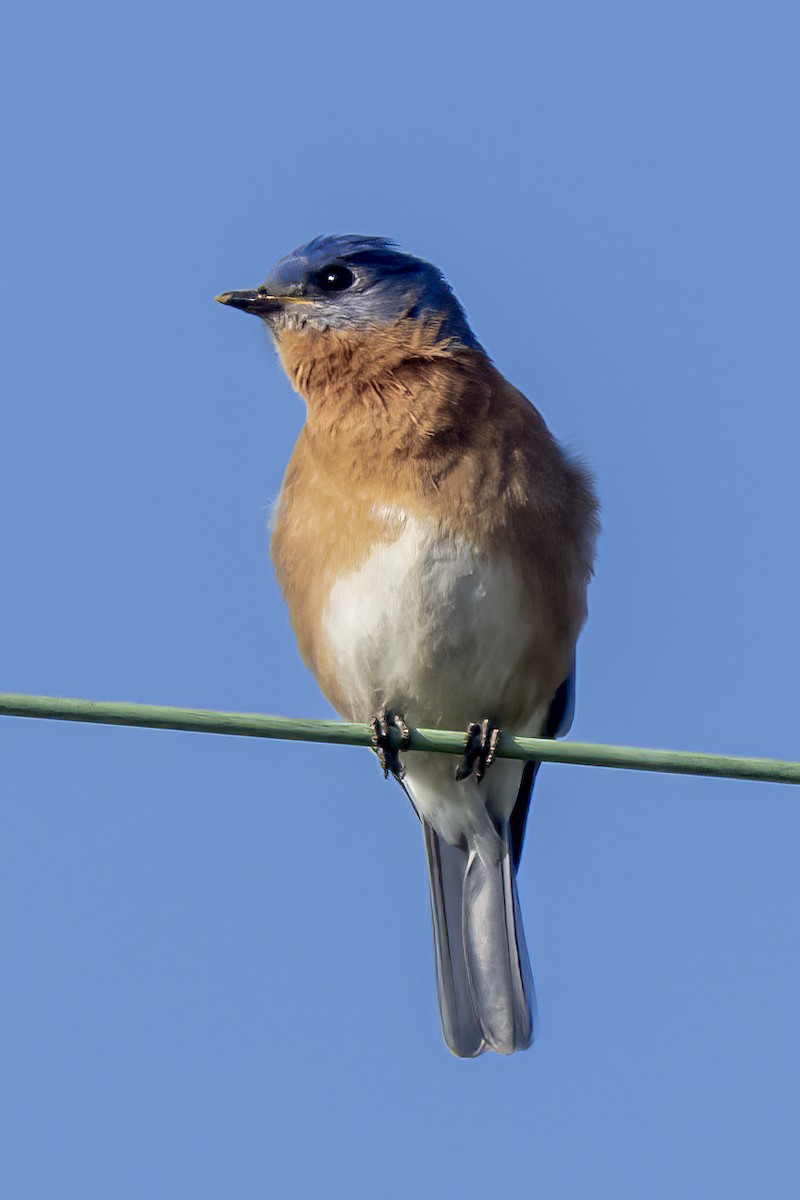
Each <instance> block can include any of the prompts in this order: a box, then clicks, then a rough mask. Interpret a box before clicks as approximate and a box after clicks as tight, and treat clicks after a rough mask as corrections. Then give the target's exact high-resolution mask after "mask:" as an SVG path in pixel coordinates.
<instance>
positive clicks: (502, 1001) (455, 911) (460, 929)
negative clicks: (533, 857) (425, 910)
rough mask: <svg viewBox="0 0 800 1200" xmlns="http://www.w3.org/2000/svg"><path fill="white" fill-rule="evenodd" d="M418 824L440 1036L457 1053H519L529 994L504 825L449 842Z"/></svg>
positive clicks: (525, 1036) (529, 1020) (528, 1033)
mask: <svg viewBox="0 0 800 1200" xmlns="http://www.w3.org/2000/svg"><path fill="white" fill-rule="evenodd" d="M423 828H424V830H425V847H426V850H427V853H428V873H429V878H430V887H431V911H432V915H433V937H434V942H435V949H436V980H437V985H438V990H439V1009H440V1011H441V1016H442V1031H443V1033H444V1037H445V1041H446V1042H447V1045H448V1046H449V1047H450V1049H451V1050H452V1052H453V1053H454V1054H457V1055H458V1056H459V1057H460V1058H473V1057H474V1056H475V1055H476V1054H480V1053H481V1052H482V1051H483V1050H486V1049H491V1050H498V1051H499V1052H500V1053H501V1054H511V1053H513V1051H514V1050H525V1049H527V1047H528V1046H529V1045H530V1044H531V1041H532V1040H533V1013H534V1009H535V998H534V991H533V978H532V975H531V968H530V963H529V961H528V951H527V948H526V946H525V934H524V932H523V929H522V917H521V916H520V909H519V901H518V900H517V882H516V872H515V869H514V864H513V860H512V855H511V849H510V846H509V836H508V829H507V828H506V830H505V832H504V833H503V834H501V835H499V836H498V837H497V839H496V841H495V839H494V838H492V839H487V842H488V844H487V845H484V844H483V842H478V841H475V842H473V843H472V844H470V842H469V841H467V842H465V843H464V844H463V845H457V846H454V845H451V844H450V843H448V842H446V841H445V840H444V838H441V837H440V836H439V835H438V834H437V833H436V831H435V830H434V829H432V828H431V826H430V825H429V824H428V823H427V822H426V821H424V820H423Z"/></svg>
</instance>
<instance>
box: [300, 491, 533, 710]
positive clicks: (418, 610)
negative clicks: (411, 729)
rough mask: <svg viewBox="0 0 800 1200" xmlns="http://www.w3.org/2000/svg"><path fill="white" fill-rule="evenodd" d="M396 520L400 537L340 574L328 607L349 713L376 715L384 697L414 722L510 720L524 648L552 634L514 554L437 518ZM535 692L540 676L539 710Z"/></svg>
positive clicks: (333, 649)
mask: <svg viewBox="0 0 800 1200" xmlns="http://www.w3.org/2000/svg"><path fill="white" fill-rule="evenodd" d="M389 518H390V520H391V521H392V524H391V525H390V528H391V529H392V530H393V531H394V530H396V532H397V537H396V539H395V540H394V541H389V542H385V543H382V544H380V545H378V546H376V548H375V550H374V551H373V552H372V554H371V555H370V556H369V558H368V559H367V560H366V561H365V562H364V563H363V564H362V566H361V567H360V568H359V569H358V570H357V571H355V572H353V573H352V574H350V575H347V576H344V577H342V578H341V579H339V580H338V581H337V582H336V583H335V585H334V586H333V588H332V589H331V592H330V595H329V597H328V601H327V605H326V608H325V613H324V632H325V636H326V638H327V640H328V643H329V647H330V650H331V652H332V656H333V657H334V659H335V661H336V662H337V664H338V667H339V670H340V672H341V682H342V684H343V690H344V692H345V694H346V696H347V697H348V699H349V706H350V713H349V714H348V715H349V716H350V717H351V719H353V720H362V721H363V720H369V718H370V716H371V715H372V714H373V713H374V712H376V711H377V709H378V708H380V707H381V706H383V705H386V706H387V707H391V708H394V709H396V710H397V711H399V712H401V713H403V714H404V715H405V716H406V718H407V720H408V721H409V722H410V723H412V724H414V725H423V726H424V725H430V726H437V725H438V726H442V727H444V728H460V727H462V726H464V725H465V724H466V723H467V722H469V721H471V720H480V719H481V718H482V717H485V716H491V717H494V718H495V719H498V718H499V719H502V709H503V697H504V696H505V695H506V694H507V692H508V689H509V687H511V689H512V690H513V691H514V692H515V693H516V692H518V690H519V686H520V680H519V670H520V668H519V664H520V660H521V658H522V656H523V653H524V651H525V650H526V649H529V648H530V646H531V642H532V640H535V639H536V637H537V636H544V635H545V632H546V631H544V630H541V628H539V625H540V623H539V622H538V621H537V613H536V612H535V611H533V609H534V607H535V606H534V605H533V604H532V601H531V599H530V597H527V596H526V595H525V594H524V593H523V589H522V587H521V585H520V583H519V581H518V579H517V577H516V575H515V572H514V570H513V568H512V564H511V562H510V560H506V559H503V558H500V557H498V558H495V559H493V558H485V557H483V556H481V555H479V554H478V553H477V552H476V551H475V550H474V549H473V548H472V547H470V546H469V545H468V544H467V543H466V542H464V541H463V540H461V539H459V538H456V537H454V536H452V535H451V534H449V533H447V532H446V531H445V530H443V529H442V526H441V524H440V523H438V522H436V521H433V520H418V519H416V518H412V517H407V516H405V514H389ZM537 692H538V689H537V687H536V682H535V681H534V680H532V681H531V696H532V709H533V708H535V706H536V698H537ZM530 715H531V717H533V715H534V713H533V711H531V713H530Z"/></svg>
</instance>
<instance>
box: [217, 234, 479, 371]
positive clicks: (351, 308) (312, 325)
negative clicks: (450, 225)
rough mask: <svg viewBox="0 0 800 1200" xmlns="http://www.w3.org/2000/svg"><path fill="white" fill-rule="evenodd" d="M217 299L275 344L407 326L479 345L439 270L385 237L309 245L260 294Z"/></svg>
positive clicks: (352, 237)
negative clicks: (291, 336) (306, 334)
mask: <svg viewBox="0 0 800 1200" xmlns="http://www.w3.org/2000/svg"><path fill="white" fill-rule="evenodd" d="M217 300H218V301H219V302H220V303H221V304H227V305H230V306H231V307H232V308H240V309H242V310H243V311H244V312H249V313H253V314H254V315H255V316H258V317H261V318H262V319H263V320H264V321H265V322H266V324H267V325H268V327H269V329H270V331H271V332H272V334H273V335H274V336H275V337H276V338H277V339H280V336H281V334H282V333H283V332H284V331H286V330H289V329H291V330H304V329H307V330H310V331H315V332H325V331H327V330H338V331H347V332H352V333H357V332H359V331H364V332H369V331H373V330H377V329H385V328H386V327H388V326H394V325H396V324H397V323H398V322H401V321H405V320H409V321H413V322H418V321H423V322H426V323H431V324H434V325H435V326H436V327H437V332H438V336H439V337H441V338H444V339H448V340H451V341H453V342H456V343H459V344H461V345H463V346H466V347H470V348H474V347H477V345H478V343H477V342H476V340H475V337H474V335H473V333H472V331H471V330H470V327H469V325H468V324H467V319H466V316H465V315H464V310H463V309H462V307H461V305H460V304H459V302H458V300H457V299H456V297H455V296H454V295H453V292H452V290H451V289H450V286H449V285H448V283H447V282H446V280H445V279H444V276H443V275H442V273H441V271H439V270H437V268H436V267H434V266H432V265H431V263H429V262H425V261H424V260H423V259H421V258H414V257H413V255H411V254H404V253H403V251H401V250H399V249H398V248H397V247H396V246H395V244H394V243H393V242H390V241H387V239H386V238H378V237H361V236H358V235H357V234H344V235H340V236H327V237H318V238H314V240H313V241H311V242H308V243H306V245H304V246H300V247H298V249H297V250H294V251H293V252H292V253H291V254H287V256H286V257H285V258H282V259H281V260H280V262H279V263H278V264H277V265H276V266H275V268H274V269H273V271H272V273H271V274H270V275H269V277H268V278H267V279H266V281H265V282H264V283H263V284H262V285H261V286H260V287H258V288H255V289H254V290H252V291H244V292H225V293H223V294H222V295H221V296H217Z"/></svg>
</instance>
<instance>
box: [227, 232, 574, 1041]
mask: <svg viewBox="0 0 800 1200" xmlns="http://www.w3.org/2000/svg"><path fill="white" fill-rule="evenodd" d="M513 287H514V284H513V281H508V282H505V283H504V284H503V287H502V292H503V302H504V303H506V302H507V298H508V294H509V291H511V290H513ZM217 299H218V300H219V301H220V302H221V303H223V304H227V305H231V306H232V307H234V308H239V309H243V310H244V311H245V312H249V313H254V314H255V315H256V316H259V317H261V318H262V319H263V320H264V322H265V323H266V325H267V327H268V329H269V331H270V333H271V334H272V337H273V339H274V341H275V345H276V347H277V351H278V354H279V356H280V359H281V362H282V364H283V367H284V369H285V371H286V373H287V375H288V376H289V379H290V380H291V382H292V384H293V386H294V387H295V389H296V390H297V391H298V392H299V393H300V395H301V396H302V397H303V398H304V400H305V402H306V407H307V417H306V423H305V426H304V427H303V430H302V432H301V434H300V437H299V439H298V442H297V445H296V447H295V450H294V453H293V455H292V458H291V461H290V462H289V466H288V469H287V471H286V477H285V479H284V481H283V487H282V489H281V493H280V497H279V499H278V503H277V506H276V512H275V517H274V525H273V536H272V559H273V563H274V566H275V571H276V574H277V577H278V580H279V582H280V585H281V588H282V589H283V594H284V596H285V598H286V601H287V603H288V606H289V612H290V616H291V621H292V626H293V628H294V631H295V633H296V635H297V640H298V643H299V646H300V652H301V654H302V656H303V658H304V660H305V662H306V663H307V664H308V666H309V667H310V668H311V670H312V671H313V672H314V674H315V675H316V677H317V680H318V681H319V685H320V687H321V689H322V691H323V692H324V693H325V695H326V696H327V698H328V699H329V700H330V702H331V704H333V706H334V707H335V708H336V709H337V710H338V712H339V713H340V714H341V715H342V716H343V717H345V718H346V719H347V720H349V721H358V722H367V723H370V722H371V723H372V725H373V729H374V733H375V746H376V749H377V751H378V753H379V755H380V757H381V762H382V765H383V766H384V768H385V770H386V771H391V773H392V774H393V775H394V776H395V777H396V778H397V779H399V780H401V782H402V785H403V787H404V788H405V790H406V792H407V794H408V796H409V798H410V800H411V803H412V804H413V806H414V808H415V810H416V812H417V815H418V817H419V819H420V821H421V823H422V828H423V832H424V839H425V848H426V851H427V856H428V870H429V879H430V892H431V908H432V913H433V929H434V941H435V951H436V972H437V981H438V992H439V1006H440V1010H441V1018H442V1028H443V1032H444V1036H445V1040H446V1042H447V1044H448V1046H449V1048H450V1049H451V1050H452V1051H453V1053H454V1054H457V1055H459V1056H461V1057H472V1056H474V1055H477V1054H480V1053H481V1052H482V1051H483V1050H486V1049H491V1050H497V1051H500V1052H501V1053H503V1054H510V1053H511V1052H512V1051H514V1050H522V1049H525V1048H526V1047H527V1046H528V1045H530V1042H531V1040H532V1037H533V1011H534V1008H535V1001H534V991H533V982H532V978H531V970H530V965H529V961H528V953H527V950H526V946H525V936H524V933H523V928H522V919H521V916H520V910H519V902H518V899H517V887H516V872H517V867H518V866H519V859H520V853H521V850H522V840H523V836H524V831H525V821H526V817H527V813H528V806H529V804H530V797H531V790H532V787H533V782H534V778H535V776H536V771H537V767H538V764H537V763H535V762H530V763H522V762H517V761H512V760H510V759H502V758H501V759H498V760H497V761H496V762H494V765H492V760H493V758H494V751H495V749H496V746H497V742H498V738H499V737H500V736H501V731H505V732H507V733H514V734H528V735H533V736H537V735H547V736H555V735H556V734H557V733H559V732H563V731H564V730H565V729H566V728H567V727H568V726H569V722H570V719H571V710H572V702H571V697H572V690H573V683H572V680H573V668H574V654H575V643H576V640H577V637H578V634H579V632H580V630H581V627H582V626H583V624H584V621H585V619H586V587H587V583H588V581H589V578H590V575H591V573H592V560H593V553H594V541H595V535H596V532H597V503H596V500H595V497H594V493H593V490H592V485H591V482H590V479H589V477H588V475H587V472H586V470H585V469H584V467H583V466H581V465H580V463H579V462H577V461H575V459H573V458H570V457H569V456H568V455H567V454H566V453H565V452H564V451H563V450H562V449H561V448H560V447H559V445H558V443H557V442H556V441H555V439H554V438H553V436H552V435H551V434H550V432H549V431H548V429H547V427H546V425H545V423H544V421H543V420H542V418H541V416H540V415H539V413H538V412H537V410H536V409H535V408H534V407H533V406H532V405H531V404H530V403H529V402H528V400H526V399H525V397H524V396H523V395H522V394H521V393H520V392H518V391H517V389H516V388H515V387H513V386H512V385H511V384H510V383H508V382H507V381H506V380H505V379H504V378H503V376H502V375H501V374H500V373H499V372H498V371H497V369H496V368H495V367H494V365H493V364H492V362H491V359H490V358H489V357H488V355H487V354H486V352H485V350H484V349H483V348H482V346H481V345H480V344H479V343H478V341H477V340H476V338H475V336H474V334H473V333H472V331H471V329H470V327H469V325H468V324H467V319H466V316H465V314H464V310H463V309H462V307H461V305H460V304H459V302H458V300H457V299H456V297H455V295H454V294H453V292H452V291H451V289H450V287H449V286H448V284H447V283H446V281H445V279H444V278H443V276H442V274H441V273H440V272H439V271H438V270H437V269H436V268H435V267H434V266H432V265H431V264H430V263H428V262H424V261H423V260H422V259H418V258H414V257H413V256H411V255H410V254H406V253H403V252H402V251H400V250H399V249H398V248H397V247H396V246H395V244H394V243H393V242H390V241H387V240H386V239H384V238H377V237H361V236H356V235H347V236H339V237H319V238H316V239H314V240H313V241H311V242H309V243H308V244H307V245H304V246H301V247H300V248H299V249H297V250H295V251H294V252H293V253H292V254H289V255H288V256H287V257H286V258H283V259H281V260H280V262H279V263H278V264H277V266H276V267H275V268H274V270H273V272H272V274H271V275H270V276H269V278H268V279H267V281H266V283H264V284H263V285H262V286H261V287H258V288H256V289H255V290H252V291H240V292H227V293H225V294H224V295H222V296H218V297H217ZM406 721H408V722H410V723H412V724H413V725H419V726H423V727H424V726H433V727H440V728H445V729H453V728H463V727H467V728H468V732H467V737H466V743H465V754H464V760H463V762H461V763H460V764H459V765H458V768H457V769H456V770H455V771H454V766H453V764H454V759H453V758H452V757H451V756H449V755H444V754H433V753H423V752H416V753H415V752H413V751H409V752H408V753H407V754H405V755H404V760H403V762H402V763H401V761H400V758H399V755H398V751H397V746H398V743H399V744H400V745H401V747H402V746H404V745H405V744H406V740H407V739H406V725H405V722H406ZM392 727H395V728H396V732H393V729H392ZM488 767H491V770H488V769H487V768H488Z"/></svg>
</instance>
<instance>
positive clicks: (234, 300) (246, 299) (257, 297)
mask: <svg viewBox="0 0 800 1200" xmlns="http://www.w3.org/2000/svg"><path fill="white" fill-rule="evenodd" d="M214 299H215V300H218V301H219V303H220V304H229V305H230V306H231V308H240V309H241V310H242V312H248V313H253V315H254V316H256V317H266V316H268V315H269V313H273V312H277V311H278V309H279V308H280V307H281V305H282V303H283V301H282V299H281V297H280V296H269V295H267V293H266V292H261V291H252V292H223V293H222V295H221V296H215V297H214Z"/></svg>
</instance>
